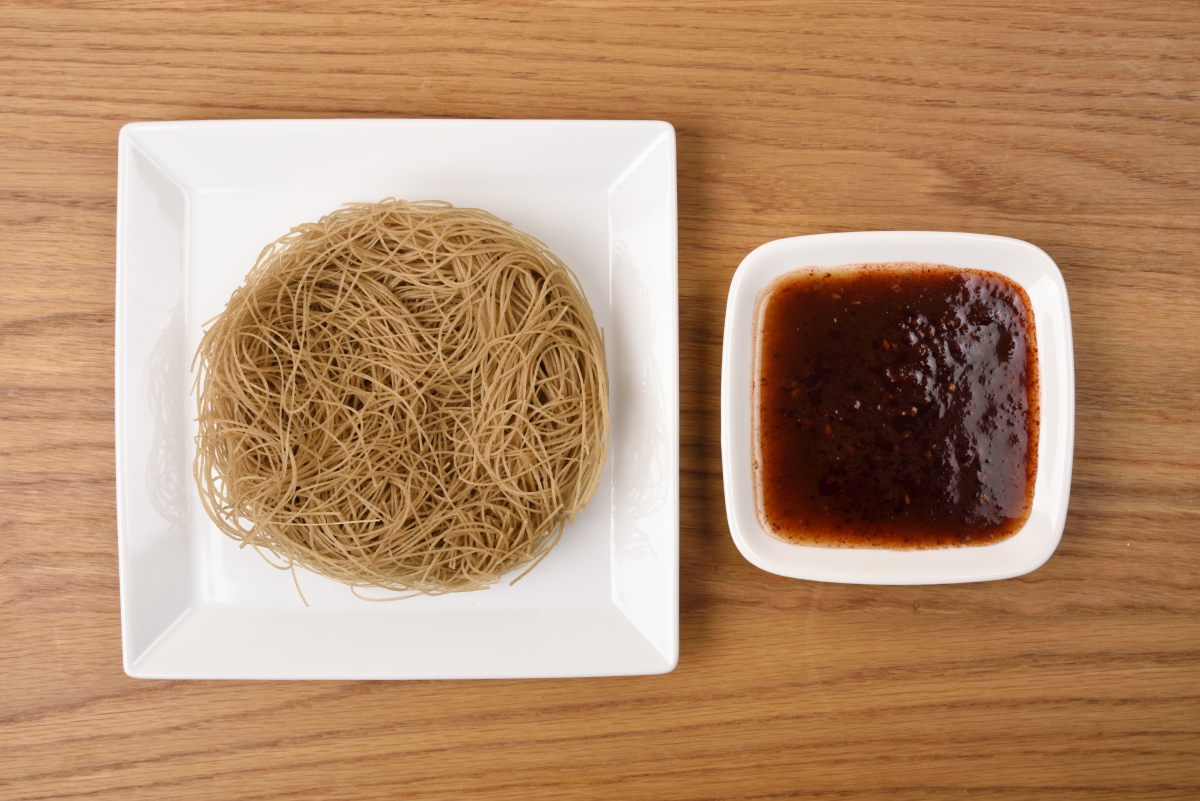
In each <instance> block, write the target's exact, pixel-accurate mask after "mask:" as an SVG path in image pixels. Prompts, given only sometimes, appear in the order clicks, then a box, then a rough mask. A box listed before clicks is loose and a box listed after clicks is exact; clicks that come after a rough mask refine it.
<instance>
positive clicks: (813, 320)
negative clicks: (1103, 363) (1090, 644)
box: [755, 263, 1038, 548]
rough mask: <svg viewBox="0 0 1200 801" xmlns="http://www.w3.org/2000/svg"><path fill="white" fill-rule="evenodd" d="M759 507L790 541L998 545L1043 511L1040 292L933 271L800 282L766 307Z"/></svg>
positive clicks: (949, 270) (868, 272)
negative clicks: (1032, 295)
mask: <svg viewBox="0 0 1200 801" xmlns="http://www.w3.org/2000/svg"><path fill="white" fill-rule="evenodd" d="M759 304H760V305H759V322H760V329H759V339H758V353H757V359H758V361H757V375H756V382H757V385H756V390H757V391H756V393H755V406H756V409H755V411H756V414H757V417H756V420H755V424H756V425H755V428H756V432H757V437H758V445H759V451H758V454H757V458H756V472H757V479H758V480H757V485H758V486H757V489H758V493H759V497H758V500H759V511H760V513H761V515H762V517H763V518H764V520H765V522H766V524H767V525H768V527H769V528H770V529H771V530H772V531H773V532H774V533H775V535H776V536H778V537H779V538H780V539H784V540H788V541H793V542H803V543H809V544H822V545H839V546H860V547H885V548H932V547H940V546H947V545H983V544H987V543H991V542H996V541H998V540H1002V539H1004V538H1005V537H1008V536H1010V535H1012V534H1013V533H1015V532H1016V531H1017V530H1018V529H1019V528H1020V527H1021V526H1022V525H1023V524H1024V522H1025V520H1026V518H1027V517H1028V516H1029V509H1030V503H1031V500H1032V497H1033V482H1034V477H1035V474H1036V471H1037V437H1038V409H1037V345H1036V337H1035V334H1034V328H1033V317H1032V314H1031V313H1030V310H1029V309H1030V306H1029V298H1028V297H1027V296H1026V294H1025V292H1024V290H1022V289H1021V288H1020V287H1019V286H1018V285H1016V284H1015V283H1013V282H1012V281H1010V280H1008V279H1007V278H1004V277H1003V276H1000V275H997V274H995V273H988V272H982V271H976V270H961V269H958V268H954V267H946V266H941V265H929V264H910V263H905V264H877V265H862V266H858V267H855V268H853V269H845V268H841V269H839V270H836V271H829V272H823V271H819V270H801V271H798V272H796V273H793V274H791V275H788V276H785V277H783V278H781V279H779V280H778V281H776V283H775V284H773V285H772V286H771V287H769V288H768V290H767V291H766V294H765V295H764V297H763V298H762V299H760V301H759Z"/></svg>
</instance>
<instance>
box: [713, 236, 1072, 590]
mask: <svg viewBox="0 0 1200 801" xmlns="http://www.w3.org/2000/svg"><path fill="white" fill-rule="evenodd" d="M897 261H916V262H932V263H937V264H948V265H951V266H955V267H963V268H975V269H982V270H990V271H993V272H997V273H1000V274H1002V275H1005V276H1007V277H1008V278H1010V279H1012V280H1014V281H1016V282H1017V283H1019V284H1020V285H1021V286H1022V287H1024V289H1025V291H1026V292H1027V293H1028V294H1029V300H1030V302H1031V304H1032V306H1033V318H1034V327H1035V330H1036V336H1037V342H1038V359H1039V362H1038V366H1039V381H1038V384H1039V387H1040V409H1041V432H1040V436H1039V438H1038V471H1037V478H1036V480H1035V484H1034V496H1033V505H1032V507H1033V508H1032V511H1031V513H1030V515H1029V520H1028V521H1027V522H1026V524H1025V526H1024V527H1023V528H1022V529H1021V530H1020V531H1019V532H1017V533H1016V534H1014V535H1013V536H1012V537H1010V538H1008V539H1006V540H1003V541H1002V542H998V543H995V544H992V545H987V546H978V547H968V548H938V549H930V550H920V551H902V550H889V549H883V548H837V547H819V546H809V545H797V544H793V543H787V542H783V541H781V540H779V539H777V538H776V537H774V536H772V535H771V534H770V533H769V532H768V531H767V530H766V529H765V528H764V526H763V525H762V523H761V522H760V520H759V517H758V514H757V510H756V507H755V494H754V474H753V470H752V466H751V464H752V463H751V459H752V456H751V452H752V447H753V432H752V417H753V415H752V406H751V403H752V399H751V396H752V391H753V380H754V379H753V374H752V370H753V353H752V348H753V344H754V336H755V330H754V327H755V319H754V313H755V302H756V299H757V297H758V294H759V293H760V292H761V291H762V290H763V289H764V288H765V287H767V285H769V284H770V283H771V282H772V281H773V280H775V279H776V278H778V277H779V276H781V275H783V274H785V273H788V272H792V271H793V270H797V269H800V268H804V267H821V268H837V267H840V266H846V265H853V264H862V263H870V262H897ZM1074 434H1075V367H1074V355H1073V351H1072V343H1071V314H1070V309H1069V306H1068V304H1067V291H1066V286H1065V285H1064V283H1063V279H1062V275H1061V273H1060V272H1059V270H1058V267H1057V265H1055V263H1054V262H1053V261H1052V260H1051V259H1050V257H1049V256H1047V255H1046V254H1045V253H1044V252H1043V251H1041V250H1039V249H1038V248H1036V247H1034V246H1033V245H1031V244H1029V243H1027V242H1022V241H1020V240H1017V239H1008V238H1005V237H997V236H986V235H982V234H960V233H934V232H922V231H897V232H890V231H877V232H862V233H845V234H817V235H813V236H798V237H792V238H789V239H778V240H775V241H773V242H768V243H767V244H765V245H763V246H762V247H759V248H757V249H756V250H754V251H753V252H751V253H750V255H748V256H746V258H745V259H744V260H743V261H742V263H741V265H740V266H739V267H738V269H737V272H736V273H735V274H734V277H733V282H732V284H731V285H730V287H729V300H728V305H727V307H726V311H725V339H724V347H723V353H722V369H721V457H722V459H721V464H722V470H723V472H724V479H725V506H726V511H727V513H728V516H729V529H730V533H731V534H732V536H733V540H734V542H735V543H736V544H737V547H738V550H740V551H741V552H742V555H743V556H745V557H746V559H748V560H749V561H750V562H751V563H752V564H754V565H757V566H758V567H760V568H762V569H763V570H767V571H770V572H772V573H777V574H779V575H782V576H790V577H792V578H803V579H813V580H818V581H835V582H846V583H856V584H942V583H952V582H965V581H987V580H991V579H1002V578H1010V577H1012V576H1018V575H1021V574H1023V573H1028V572H1029V571H1031V570H1035V569H1036V568H1038V567H1039V566H1041V565H1042V564H1043V563H1044V562H1045V561H1046V560H1047V559H1049V558H1050V556H1051V554H1053V553H1054V550H1055V548H1057V547H1058V542H1059V540H1060V538H1061V537H1062V530H1063V525H1064V523H1065V521H1066V515H1067V500H1068V496H1069V494H1070V489H1071V459H1072V452H1073V448H1074Z"/></svg>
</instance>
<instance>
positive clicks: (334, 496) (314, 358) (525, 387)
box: [194, 200, 608, 594]
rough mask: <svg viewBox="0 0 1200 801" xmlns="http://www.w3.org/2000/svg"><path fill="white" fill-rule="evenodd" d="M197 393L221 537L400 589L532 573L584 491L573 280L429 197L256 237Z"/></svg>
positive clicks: (585, 310) (199, 473) (588, 355)
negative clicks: (266, 240)
mask: <svg viewBox="0 0 1200 801" xmlns="http://www.w3.org/2000/svg"><path fill="white" fill-rule="evenodd" d="M196 395H197V401H198V413H199V414H198V416H199V431H198V434H197V437H196V445H197V447H196V460H195V464H194V468H195V477H196V481H197V484H198V486H199V490H200V497H201V500H202V502H203V504H204V507H205V510H206V511H207V512H208V514H209V516H210V517H211V518H212V519H213V520H214V521H215V522H216V524H217V526H218V527H219V528H220V529H221V531H223V532H224V533H225V534H227V535H229V536H230V537H232V538H233V539H235V540H237V541H238V542H240V543H242V544H243V545H250V546H254V547H255V548H257V549H265V551H270V552H273V553H274V554H277V555H278V557H280V560H281V561H282V565H281V566H282V567H293V566H295V565H302V566H303V567H306V568H308V569H309V570H312V571H315V572H317V573H319V574H322V575H324V576H328V577H329V578H332V579H335V580H337V581H341V582H344V583H346V584H348V585H351V586H352V587H381V588H385V589H388V590H394V591H399V592H401V593H409V592H420V593H430V594H438V593H446V592H456V591H461V590H474V589H481V588H483V587H487V586H488V585H490V584H493V583H495V582H496V581H498V580H499V579H500V578H501V576H503V575H505V574H507V573H509V572H511V571H514V570H516V569H518V568H522V567H524V568H526V570H525V572H528V570H529V569H532V568H533V567H534V566H536V564H537V563H538V562H539V561H540V560H541V559H542V558H543V557H544V556H545V555H546V554H547V552H548V551H549V550H550V549H551V548H552V547H553V546H554V544H555V543H556V542H557V541H558V539H559V537H560V535H561V534H562V532H563V529H564V527H565V526H566V525H567V524H568V523H569V522H570V521H571V519H572V518H573V516H574V515H575V514H576V513H577V512H579V511H580V510H581V509H582V508H583V507H584V505H585V504H586V503H587V501H588V500H589V499H590V498H591V496H592V495H593V494H594V492H595V490H596V487H597V484H598V483H599V480H600V474H601V471H602V469H603V463H604V459H605V447H606V442H607V437H608V384H607V372H606V368H605V361H604V345H603V342H602V340H601V336H600V332H599V330H598V328H597V326H596V322H595V319H594V317H593V315H592V312H591V309H590V308H589V306H588V304H587V301H586V299H585V297H584V295H583V292H582V291H581V289H580V287H579V284H578V282H577V280H576V279H575V276H574V275H573V274H572V273H571V271H570V270H569V269H568V268H567V267H566V266H565V265H564V264H563V263H562V262H561V261H560V260H559V259H558V258H557V257H555V256H554V255H553V254H552V253H550V252H549V251H548V250H547V248H546V247H545V246H544V245H543V244H542V243H540V242H538V241H537V240H535V239H533V238H532V237H530V236H528V235H527V234H524V233H522V232H521V231H519V230H517V229H516V228H514V227H513V226H511V225H509V224H508V223H506V222H503V221H502V220H499V219H497V218H496V217H494V216H492V215H491V214H488V213H487V212H484V211H479V210H475V209H460V208H455V207H453V206H450V205H447V204H444V203H436V202H422V203H410V202H404V201H397V200H385V201H383V202H381V203H376V204H359V205H351V206H347V207H345V208H343V209H340V210H338V211H335V212H333V213H331V214H329V215H327V216H325V217H323V218H322V219H321V220H319V221H318V222H315V223H311V224H306V225H302V226H300V227H298V228H295V229H293V230H292V231H291V232H290V233H289V234H287V235H286V236H284V237H283V238H281V239H279V240H278V241H277V242H275V243H273V244H272V245H270V246H268V247H267V248H266V249H265V250H264V251H263V252H262V254H261V255H260V256H259V259H258V262H257V263H256V264H255V266H254V268H253V270H252V271H251V272H250V274H249V275H248V277H247V279H246V282H245V284H244V285H243V286H242V287H241V288H240V289H238V290H237V291H236V292H234V294H233V296H232V297H231V298H230V300H229V303H228V305H227V306H226V308H225V310H224V311H223V312H222V313H221V314H220V315H219V316H218V317H217V318H216V319H215V320H214V321H213V322H212V323H211V325H210V327H209V328H208V329H207V331H206V332H205V334H204V336H203V339H202V341H201V343H200V346H199V349H198V351H197V353H196ZM525 572H522V573H521V574H520V575H521V576H523V575H525ZM519 577H520V576H518V578H519Z"/></svg>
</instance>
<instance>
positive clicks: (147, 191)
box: [116, 120, 679, 679]
mask: <svg viewBox="0 0 1200 801" xmlns="http://www.w3.org/2000/svg"><path fill="white" fill-rule="evenodd" d="M386 196H395V197H401V198H407V199H414V200H415V199H440V200H447V201H450V202H452V203H454V204H456V205H460V206H476V207H480V208H485V209H488V210H490V211H492V212H493V213H495V214H497V215H498V216H500V217H502V218H504V219H507V220H509V221H510V222H512V223H514V224H516V225H517V226H519V227H520V228H522V229H524V230H526V231H528V232H530V233H531V234H533V235H535V236H537V237H539V238H540V239H542V240H543V241H545V242H546V243H547V244H548V245H549V246H550V248H551V249H552V250H554V251H555V252H556V253H557V254H558V255H559V256H561V257H562V258H563V260H564V261H565V262H566V263H567V264H569V265H571V267H572V268H573V269H574V270H575V272H576V274H577V275H578V276H579V279H580V282H581V284H582V286H583V288H584V291H585V292H586V293H587V296H588V300H589V301H590V303H591V305H592V307H593V310H594V311H595V313H596V317H597V321H598V322H599V324H600V326H601V327H602V328H603V330H604V334H605V339H606V346H607V350H608V362H609V374H610V381H611V409H612V441H611V449H610V452H609V462H608V466H607V468H606V471H605V474H604V478H603V481H602V484H601V486H600V489H599V491H598V493H597V495H596V497H595V498H594V499H593V500H592V502H591V503H590V504H589V505H588V507H587V508H586V509H585V510H584V511H583V512H582V513H581V514H580V515H579V516H578V517H577V518H576V520H575V522H574V523H573V525H572V526H571V527H570V528H569V529H568V531H567V532H566V533H565V535H564V536H563V539H562V541H561V542H560V544H559V545H558V547H556V548H555V549H554V551H553V552H551V554H550V555H549V556H548V557H547V558H546V559H545V561H544V562H543V563H542V564H541V565H539V566H538V568H537V569H536V570H534V571H533V572H532V573H530V574H529V575H528V576H527V577H526V578H524V579H523V580H522V581H521V582H519V583H518V584H516V585H515V586H510V585H509V584H507V583H505V584H502V585H500V586H496V587H493V588H491V589H488V590H485V591H482V592H474V593H463V594H457V595H448V596H441V597H436V598H430V597H419V598H413V599H410V600H406V601H400V602H391V603H369V602H366V601H362V600H359V599H357V598H355V597H354V596H353V595H351V593H350V592H349V591H348V590H347V589H346V588H345V587H344V586H342V585H340V584H337V583H335V582H331V581H328V580H326V579H323V578H321V577H319V576H316V575H314V574H311V573H308V572H306V571H300V572H299V577H300V584H301V586H302V587H303V590H304V593H305V595H306V596H307V598H308V600H309V602H310V603H311V607H310V608H306V607H305V606H304V605H303V604H302V602H301V600H300V597H299V595H298V594H297V592H296V589H295V587H294V586H293V584H292V577H291V575H290V574H289V573H287V572H281V571H278V570H275V569H273V568H271V567H270V566H268V565H267V564H266V563H265V562H264V561H263V560H261V559H259V558H258V557H257V556H256V555H255V554H254V553H253V552H251V551H241V550H239V549H238V548H237V547H236V545H235V544H234V543H233V542H232V541H230V540H229V539H227V538H226V537H225V536H223V535H222V534H220V533H219V532H218V531H217V529H216V528H215V527H214V526H213V525H212V524H211V522H210V521H209V520H208V519H207V518H206V517H205V515H204V512H203V510H202V509H201V508H200V505H199V502H198V498H197V497H196V490H195V488H194V485H193V483H192V478H191V460H192V456H193V444H192V437H193V435H194V433H195V431H194V419H195V412H194V400H193V398H192V397H191V395H190V388H191V380H192V376H191V373H190V362H191V356H192V354H193V352H194V351H195V348H196V345H197V342H198V340H199V337H200V333H201V329H202V325H203V323H204V322H205V321H207V320H208V319H210V318H211V317H212V316H213V315H215V314H216V313H217V312H219V311H220V309H221V308H223V306H224V303H225V301H226V300H227V298H228V296H229V294H230V293H231V292H232V291H233V289H234V288H235V287H237V286H238V285H239V284H240V283H241V282H242V280H243V278H244V277H245V273H246V272H247V270H248V269H249V268H250V266H251V265H252V264H253V263H254V260H255V257H256V256H257V255H258V252H259V250H260V249H261V248H262V247H263V246H264V245H265V244H267V243H268V242H271V241H272V240H274V239H275V238H277V237H279V236H280V235H282V234H284V233H286V232H287V231H288V229H289V228H290V227H291V226H293V225H295V224H298V223H300V222H303V221H306V220H311V219H316V218H317V217H319V216H320V215H321V214H323V213H324V212H327V211H329V210H331V209H334V208H336V207H337V206H339V205H340V204H342V203H344V202H349V201H374V200H378V199H381V198H383V197H386ZM676 219H677V217H676V195H675V135H674V130H673V129H672V128H671V126H670V125H668V124H666V123H662V122H643V121H599V122H591V121H514V120H494V121H485V120H277V121H230V122H169V123H135V124H131V125H127V126H125V127H124V128H123V129H122V131H121V135H120V142H119V159H118V191H117V315H116V318H117V331H116V410H117V411H116V430H117V437H116V444H117V511H118V533H119V555H120V568H121V621H122V640H123V649H124V663H125V670H126V672H127V673H129V674H130V675H131V676H138V677H170V678H257V679H267V678H288V679H334V678H337V679H350V678H356V679H361V678H381V679H385V678H394V679H400V678H455V677H463V678H466V677H542V676H584V675H615V674H636V673H661V672H665V671H669V670H671V669H672V668H673V667H674V666H675V664H676V661H677V658H678V648H679V631H678V570H679V567H678V562H679V556H678V554H679V544H678V543H679V486H678V476H679V469H678V468H679V465H678V454H679V430H678V408H679V397H678V395H679V390H678V387H679V382H678V334H677V319H678V311H677V300H676V297H677V295H676V277H677V247H676Z"/></svg>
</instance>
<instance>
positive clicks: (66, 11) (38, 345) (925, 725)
mask: <svg viewBox="0 0 1200 801" xmlns="http://www.w3.org/2000/svg"><path fill="white" fill-rule="evenodd" d="M180 5H181V6H183V4H180ZM335 5H336V4H334V3H331V2H323V1H322V2H317V1H316V0H313V2H287V3H278V4H273V5H271V6H270V9H269V10H265V11H247V10H243V4H242V3H240V2H234V1H233V0H214V1H213V2H203V3H191V4H187V5H186V7H185V8H183V7H181V8H178V9H169V8H167V7H165V6H162V7H160V5H159V4H158V3H155V2H150V1H149V0H147V1H144V2H134V1H133V0H131V1H130V2H120V3H70V2H61V3H41V2H32V1H30V2H4V3H3V4H2V5H0V231H2V233H3V246H2V247H0V297H2V298H3V301H4V302H3V304H0V501H2V508H3V520H2V522H0V531H2V532H3V535H2V536H3V539H2V543H0V564H2V567H0V645H2V647H0V798H4V799H85V798H86V799H96V798H102V799H139V798H146V799H198V798H214V799H268V798H269V799H298V798H338V799H378V798H404V799H531V798H538V799H564V798H582V799H589V798H606V799H630V798H645V799H740V798H745V799H782V798H816V799H847V798H887V799H898V800H900V799H958V798H971V799H1018V798H1038V799H1080V800H1081V801H1082V800H1084V799H1086V800H1087V801H1093V800H1094V799H1107V798H1111V799H1141V798H1181V799H1182V798H1197V797H1200V665H1198V662H1200V503H1198V501H1197V491H1198V487H1200V402H1198V401H1197V391H1198V388H1200V369H1198V368H1197V364H1198V363H1200V344H1198V343H1200V337H1198V336H1197V333H1196V330H1195V329H1196V324H1197V322H1200V260H1198V253H1200V5H1198V4H1196V3H1194V2H1193V3H1183V2H1128V3H1112V2H1109V3H1093V2H1080V3H1075V4H1066V3H1032V2H1030V3H1024V4H1009V3H1001V2H995V3H985V4H971V3H961V2H954V3H945V4H941V5H939V4H935V3H926V4H919V3H916V4H904V5H902V4H889V3H875V2H872V3H850V2H825V3H772V2H760V3H746V4H740V3H735V2H711V3H696V4H681V3H673V2H657V3H642V2H631V3H617V4H606V3H600V2H579V3H555V4H552V5H544V4H541V3H534V2H506V3H499V4H494V5H492V4H475V3H465V2H454V3H445V4H418V5H411V6H401V5H400V4H392V3H384V2H378V3H374V4H372V3H369V2H358V3H347V4H345V7H344V8H341V9H338V8H336V7H335ZM343 116H352V117H370V116H387V117H549V118H558V117H564V118H653V119H663V120H668V121H670V122H672V123H673V124H674V125H675V126H676V129H677V133H678V161H679V243H680V253H679V293H680V298H679V301H680V317H681V319H680V329H681V330H680V335H681V336H680V340H681V346H680V349H681V353H680V361H681V381H682V390H683V393H682V397H683V400H682V409H681V410H680V411H681V433H682V453H681V470H682V476H681V478H682V498H681V504H682V530H681V532H680V537H681V556H682V572H681V598H680V605H681V614H680V625H681V658H680V662H679V667H678V668H677V669H676V670H675V672H673V673H671V674H668V675H664V676H654V677H628V678H606V679H572V680H554V681H464V682H407V683H405V682H399V683H389V682H328V683H322V682H295V683H282V682H280V683H272V682H261V683H254V682H186V681H141V680H134V679H130V678H127V677H126V676H125V675H124V674H123V673H122V671H121V654H120V631H119V625H120V621H119V613H118V603H117V565H116V530H115V526H116V521H115V512H114V467H113V296H114V242H113V237H114V214H115V188H116V175H115V171H116V149H115V146H116V137H117V131H118V129H119V127H120V126H121V125H122V124H124V123H126V122H129V121H133V120H159V119H197V118H201V119H203V118H237V117H343ZM863 229H944V230H963V231H982V232H989V233H994V234H1003V235H1008V236H1014V237H1019V238H1021V239H1026V240H1028V241H1031V242H1033V243H1036V244H1037V245H1039V246H1041V247H1042V248H1044V249H1045V250H1046V251H1047V252H1049V253H1050V254H1051V256H1052V257H1053V258H1054V259H1055V260H1056V261H1057V262H1058V264H1059V265H1060V267H1061V268H1062V271H1063V274H1064V275H1065V277H1066V282H1067V287H1068V290H1069V292H1070V297H1071V304H1072V311H1073V314H1074V333H1075V346H1076V370H1077V385H1078V407H1077V415H1076V423H1077V444H1076V451H1075V465H1074V482H1073V486H1072V496H1071V505H1070V513H1069V516H1068V519H1067V527H1066V532H1065V534H1064V536H1063V540H1062V544H1061V546H1060V548H1059V550H1058V552H1057V554H1056V555H1055V556H1054V557H1053V558H1052V559H1051V560H1050V562H1049V563H1048V564H1046V565H1045V567H1043V568H1041V569H1040V570H1038V571H1036V572H1035V573H1033V574H1031V575H1029V576H1026V577H1024V578H1020V579H1015V580H1009V581H1002V582H996V583H987V584H977V585H965V586H944V587H915V588H898V587H861V586H837V585H827V584H818V583H810V582H804V581H793V580H787V579H783V578H779V577H776V576H772V575H768V574H767V573H764V572H761V571H759V570H757V569H756V568H754V567H752V566H750V565H749V564H748V563H747V562H745V561H744V560H743V559H742V558H741V556H739V554H738V553H737V551H736V550H735V548H734V546H733V544H732V542H731V540H730V538H729V534H728V529H727V527H726V523H725V510H724V505H723V501H722V490H721V471H720V454H719V442H718V405H719V404H718V400H719V399H718V391H717V386H718V376H719V372H720V346H721V328H722V322H723V316H724V302H725V294H726V290H727V288H728V284H729V280H730V277H731V276H732V274H733V271H734V268H735V267H736V265H737V264H738V262H739V261H740V260H741V258H742V256H743V255H744V254H745V253H747V252H748V251H749V250H751V249H752V248H753V247H755V246H756V245H758V244H760V243H762V242H764V241H766V240H769V239H773V238H777V237H780V236H785V235H793V234H805V233H816V232H823V231H843V230H863Z"/></svg>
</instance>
